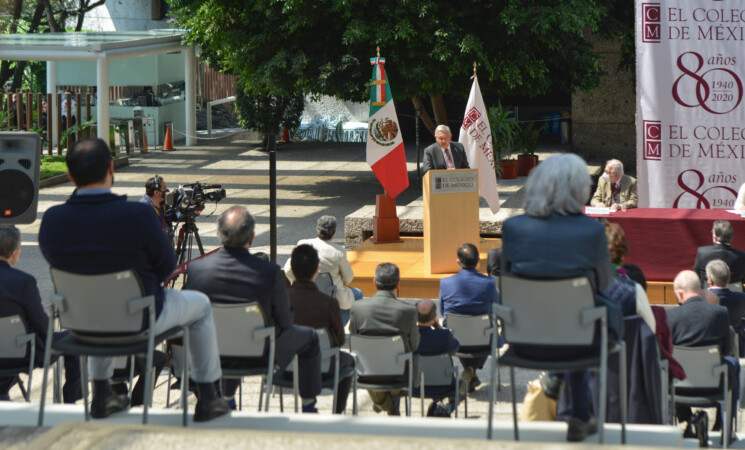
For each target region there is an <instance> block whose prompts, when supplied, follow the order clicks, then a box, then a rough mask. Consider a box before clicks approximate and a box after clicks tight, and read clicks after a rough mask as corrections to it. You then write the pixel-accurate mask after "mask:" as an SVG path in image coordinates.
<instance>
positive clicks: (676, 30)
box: [636, 0, 745, 209]
mask: <svg viewBox="0 0 745 450" xmlns="http://www.w3.org/2000/svg"><path fill="white" fill-rule="evenodd" d="M636 72H637V73H636V104H637V142H636V144H637V146H636V148H637V174H638V190H639V206H641V207H650V208H698V209H718V208H723V209H732V208H733V206H734V203H735V198H736V197H737V191H738V189H739V187H740V185H741V184H743V183H744V182H745V170H744V169H745V120H744V119H745V112H744V111H743V108H745V105H743V101H742V100H743V76H744V75H745V2H743V1H742V0H658V1H645V0H636Z"/></svg>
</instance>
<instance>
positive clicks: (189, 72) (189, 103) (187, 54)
mask: <svg viewBox="0 0 745 450" xmlns="http://www.w3.org/2000/svg"><path fill="white" fill-rule="evenodd" d="M184 60H185V64H184V67H185V71H186V72H185V73H184V84H185V85H186V106H185V108H186V146H187V147H190V146H192V145H197V138H196V135H197V90H196V70H197V68H196V58H195V55H194V47H192V46H189V47H187V48H186V49H185V50H184Z"/></svg>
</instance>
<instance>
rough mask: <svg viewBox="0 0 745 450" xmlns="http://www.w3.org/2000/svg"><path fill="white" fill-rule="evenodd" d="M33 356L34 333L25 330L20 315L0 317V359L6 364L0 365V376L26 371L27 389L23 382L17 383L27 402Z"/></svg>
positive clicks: (29, 397)
mask: <svg viewBox="0 0 745 450" xmlns="http://www.w3.org/2000/svg"><path fill="white" fill-rule="evenodd" d="M35 356H36V334H35V333H28V332H27V331H26V324H25V323H23V319H22V318H21V316H19V315H17V314H16V315H14V316H7V317H2V318H0V359H3V360H5V361H6V364H5V365H3V366H2V367H0V376H2V377H8V376H13V375H18V374H20V373H28V390H26V389H24V387H23V382H19V384H18V387H20V388H21V392H22V393H23V397H24V398H25V399H26V401H27V402H30V401H31V381H32V378H33V373H34V357H35ZM26 357H28V363H26ZM14 360H15V361H14Z"/></svg>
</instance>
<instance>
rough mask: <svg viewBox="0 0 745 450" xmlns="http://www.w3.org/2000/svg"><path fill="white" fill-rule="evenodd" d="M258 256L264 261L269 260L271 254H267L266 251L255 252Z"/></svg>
mask: <svg viewBox="0 0 745 450" xmlns="http://www.w3.org/2000/svg"><path fill="white" fill-rule="evenodd" d="M253 255H254V256H255V257H257V258H261V259H263V260H264V261H269V255H267V254H266V252H256V253H254V254H253Z"/></svg>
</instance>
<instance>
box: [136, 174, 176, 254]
mask: <svg viewBox="0 0 745 450" xmlns="http://www.w3.org/2000/svg"><path fill="white" fill-rule="evenodd" d="M166 192H168V186H166V182H165V181H164V180H163V177H161V176H158V175H155V176H154V177H151V178H149V179H148V180H147V181H146V182H145V195H143V196H142V198H141V199H140V203H145V204H147V205H150V206H151V207H152V208H153V210H155V213H156V214H157V215H158V219H160V225H161V227H162V228H163V231H165V232H166V234H167V235H168V236H169V238H171V240H173V239H172V235H173V231H172V230H173V221H174V220H176V218H177V215H176V211H175V210H173V208H171V207H170V206H167V205H166V202H165V197H166ZM172 244H173V242H172Z"/></svg>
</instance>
